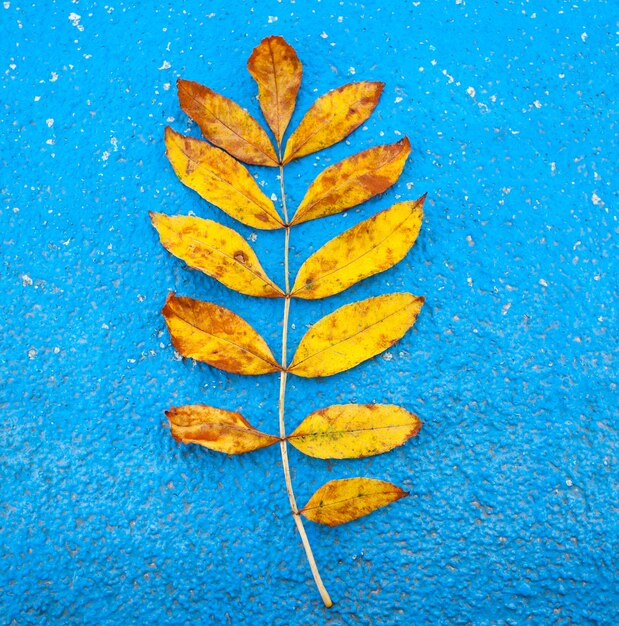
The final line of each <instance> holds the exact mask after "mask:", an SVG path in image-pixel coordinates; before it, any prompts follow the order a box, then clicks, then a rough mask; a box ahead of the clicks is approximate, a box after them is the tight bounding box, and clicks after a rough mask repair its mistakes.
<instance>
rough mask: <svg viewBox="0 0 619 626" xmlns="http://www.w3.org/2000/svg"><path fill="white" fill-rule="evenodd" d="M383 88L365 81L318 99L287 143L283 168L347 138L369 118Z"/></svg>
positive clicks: (349, 85) (351, 84) (380, 84)
mask: <svg viewBox="0 0 619 626" xmlns="http://www.w3.org/2000/svg"><path fill="white" fill-rule="evenodd" d="M384 86H385V85H384V83H377V82H376V83H373V82H368V81H362V82H360V83H350V84H348V85H344V86H343V87H338V88H337V89H334V90H333V91H329V92H328V93H326V94H325V95H324V96H321V97H320V98H318V100H316V102H314V104H313V105H312V106H311V108H310V110H309V111H308V112H307V113H306V114H305V117H304V118H303V119H302V120H301V123H300V124H299V126H298V128H297V129H296V130H295V131H294V133H292V135H291V136H290V139H288V143H287V144H286V152H285V154H284V164H286V163H289V162H290V161H292V160H293V159H300V158H301V157H302V156H305V155H306V154H312V152H317V151H318V150H322V149H323V148H328V147H329V146H332V145H333V144H334V143H337V142H338V141H341V140H342V139H344V138H345V137H347V136H348V135H350V133H352V131H353V130H355V128H358V127H359V126H361V124H363V122H365V120H367V119H368V117H370V115H371V114H372V111H373V110H374V109H375V107H376V105H377V104H378V99H379V98H380V94H381V93H382V91H383V87H384Z"/></svg>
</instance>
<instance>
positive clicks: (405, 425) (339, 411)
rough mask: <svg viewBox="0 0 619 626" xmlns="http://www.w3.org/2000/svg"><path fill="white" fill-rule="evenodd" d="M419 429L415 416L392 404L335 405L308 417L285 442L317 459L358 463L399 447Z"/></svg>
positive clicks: (419, 424) (419, 423) (418, 422)
mask: <svg viewBox="0 0 619 626" xmlns="http://www.w3.org/2000/svg"><path fill="white" fill-rule="evenodd" d="M420 428H421V420H420V419H419V418H418V417H417V416H416V415H414V414H413V413H409V412H408V411H407V410H406V409H403V408H402V407H399V406H395V405H393V404H334V405H332V406H329V407H327V408H325V409H320V410H319V411H314V412H313V413H310V415H308V416H307V417H306V418H305V419H304V420H303V421H302V422H301V424H299V426H298V427H297V429H296V430H295V431H294V432H293V433H292V434H291V435H289V436H288V441H289V442H290V443H291V444H292V445H293V446H294V447H295V448H297V450H300V451H301V452H303V454H307V455H308V456H313V457H316V458H318V459H359V458H362V457H366V456H373V455H375V454H382V453H383V452H388V451H389V450H393V448H396V447H397V446H401V445H402V444H403V443H405V442H406V441H408V440H409V439H410V438H411V437H414V436H415V435H416V434H417V433H418V432H419V429H420Z"/></svg>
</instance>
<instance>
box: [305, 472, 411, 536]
mask: <svg viewBox="0 0 619 626" xmlns="http://www.w3.org/2000/svg"><path fill="white" fill-rule="evenodd" d="M407 495H408V491H404V490H403V489H400V487H397V486H396V485H394V484H392V483H388V482H385V481H384V480H375V479H373V478H345V479H343V480H331V481H329V482H328V483H327V484H326V485H323V486H322V487H321V488H320V489H318V491H316V493H315V494H314V495H313V496H312V497H311V498H310V499H309V502H308V503H307V504H306V505H305V506H304V507H303V508H302V509H301V510H300V511H299V512H300V513H302V514H303V515H304V516H305V517H307V519H309V520H312V522H318V523H319V524H325V525H327V526H339V525H340V524H345V523H346V522H352V520H355V519H358V518H360V517H363V516H364V515H368V514H369V513H371V512H372V511H375V510H376V509H380V508H381V507H383V506H387V505H388V504H391V503H392V502H395V501H396V500H399V499H400V498H404V497H406V496H407Z"/></svg>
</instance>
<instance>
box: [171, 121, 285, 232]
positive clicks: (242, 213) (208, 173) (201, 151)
mask: <svg viewBox="0 0 619 626" xmlns="http://www.w3.org/2000/svg"><path fill="white" fill-rule="evenodd" d="M165 144H166V149H167V151H166V154H167V156H168V159H169V160H170V163H171V164H172V167H173V168H174V171H175V172H176V175H177V176H178V177H179V178H180V180H181V182H182V183H183V184H185V185H187V187H190V188H191V189H193V190H194V191H197V192H198V193H199V194H200V195H201V196H202V197H203V198H204V199H205V200H208V201H209V202H210V203H212V204H214V205H215V206H217V207H219V208H220V209H221V210H222V211H225V212H226V213H227V214H228V215H230V216H231V217H233V218H234V219H236V220H238V221H239V222H242V223H243V224H246V225H247V226H252V227H254V228H261V229H264V230H274V229H276V228H282V227H283V225H284V223H283V222H282V219H281V217H280V216H279V215H278V213H277V211H276V210H275V206H274V205H273V202H272V201H271V200H270V199H269V198H267V197H266V196H265V195H264V194H263V193H262V191H260V187H258V184H257V183H256V181H255V180H254V179H253V178H252V176H251V174H250V173H249V172H248V171H247V169H246V168H245V167H243V165H241V164H240V163H239V162H238V161H237V160H236V159H233V158H232V157H231V156H230V155H229V154H227V153H225V152H224V151H223V150H219V149H218V148H215V147H213V146H211V145H210V144H208V143H206V142H205V141H200V140H199V139H194V138H193V137H185V136H183V135H181V134H180V133H177V132H175V131H174V130H172V129H171V128H170V127H169V126H168V127H166V129H165Z"/></svg>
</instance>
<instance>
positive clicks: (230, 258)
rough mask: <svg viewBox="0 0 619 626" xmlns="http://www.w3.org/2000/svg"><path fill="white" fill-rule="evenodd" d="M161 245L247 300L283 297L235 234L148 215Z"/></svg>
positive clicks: (195, 220)
mask: <svg viewBox="0 0 619 626" xmlns="http://www.w3.org/2000/svg"><path fill="white" fill-rule="evenodd" d="M149 215H150V219H151V221H152V223H153V226H154V227H155V228H156V229H157V231H158V232H159V237H160V238H161V243H162V244H163V246H164V247H165V248H166V249H167V250H168V251H169V252H171V253H172V254H173V255H174V256H176V257H178V258H179V259H182V260H183V261H185V263H187V265H189V266H190V267H193V268H195V269H197V270H200V271H201V272H204V273H205V274H207V275H208V276H212V277H213V278H215V279H216V280H218V281H219V282H220V283H222V284H224V285H226V287H230V289H234V290H235V291H238V292H239V293H244V294H245V295H248V296H259V297H264V298H281V297H283V295H284V293H283V292H282V290H281V289H280V288H279V287H278V286H277V285H276V284H275V283H273V282H272V281H271V279H270V278H269V277H268V276H267V275H266V274H265V272H264V270H263V269H262V267H261V266H260V262H259V261H258V257H257V256H256V253H255V252H254V251H253V250H252V249H251V247H250V246H249V244H248V243H247V241H245V239H244V238H243V237H242V236H241V235H239V234H238V233H237V232H236V231H234V230H232V229H231V228H228V227H227V226H223V225H221V224H218V223H217V222H213V221H211V220H204V219H201V218H199V217H186V216H184V215H174V216H170V215H164V214H163V213H153V212H152V211H151V212H150V213H149Z"/></svg>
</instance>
